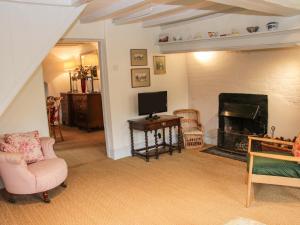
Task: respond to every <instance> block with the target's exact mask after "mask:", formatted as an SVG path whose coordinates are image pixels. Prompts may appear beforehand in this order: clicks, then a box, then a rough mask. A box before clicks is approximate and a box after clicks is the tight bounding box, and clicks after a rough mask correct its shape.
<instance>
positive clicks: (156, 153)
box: [154, 130, 159, 159]
mask: <svg viewBox="0 0 300 225" xmlns="http://www.w3.org/2000/svg"><path fill="white" fill-rule="evenodd" d="M154 132H155V133H154V140H155V158H156V159H158V158H159V153H158V141H157V130H155V131H154Z"/></svg>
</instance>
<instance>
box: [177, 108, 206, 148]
mask: <svg viewBox="0 0 300 225" xmlns="http://www.w3.org/2000/svg"><path fill="white" fill-rule="evenodd" d="M174 115H176V116H180V117H182V119H181V129H182V137H183V142H184V147H185V148H187V149H193V148H202V147H203V146H204V141H203V133H204V132H203V127H202V125H201V124H200V123H199V112H198V111H197V110H195V109H180V110H176V111H174Z"/></svg>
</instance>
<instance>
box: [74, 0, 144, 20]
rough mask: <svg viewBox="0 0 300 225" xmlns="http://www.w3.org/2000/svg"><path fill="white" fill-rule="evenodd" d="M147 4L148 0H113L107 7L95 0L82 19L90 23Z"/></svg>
mask: <svg viewBox="0 0 300 225" xmlns="http://www.w3.org/2000/svg"><path fill="white" fill-rule="evenodd" d="M145 4H148V2H146V1H144V0H121V1H117V2H116V1H113V3H112V4H109V5H108V6H107V7H105V5H104V4H103V2H99V1H94V2H91V3H90V4H89V5H88V6H87V8H86V10H85V11H84V12H83V14H82V16H81V17H80V21H81V22H83V23H89V22H93V21H96V20H101V19H107V18H109V17H112V16H116V15H117V14H121V13H124V12H126V11H131V10H135V9H137V8H141V7H143V6H144V5H145Z"/></svg>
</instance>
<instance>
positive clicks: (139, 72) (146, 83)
mask: <svg viewBox="0 0 300 225" xmlns="http://www.w3.org/2000/svg"><path fill="white" fill-rule="evenodd" d="M150 84H151V81H150V68H134V69H131V87H132V88H139V87H150Z"/></svg>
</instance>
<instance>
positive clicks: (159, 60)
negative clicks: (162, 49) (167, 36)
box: [153, 56, 167, 74]
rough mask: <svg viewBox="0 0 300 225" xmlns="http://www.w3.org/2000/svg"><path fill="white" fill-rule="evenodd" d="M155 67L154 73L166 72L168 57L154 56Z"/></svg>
mask: <svg viewBox="0 0 300 225" xmlns="http://www.w3.org/2000/svg"><path fill="white" fill-rule="evenodd" d="M153 68H154V74H166V73H167V70H166V57H165V56H153Z"/></svg>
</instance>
